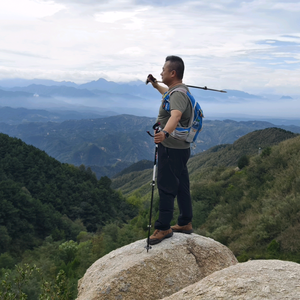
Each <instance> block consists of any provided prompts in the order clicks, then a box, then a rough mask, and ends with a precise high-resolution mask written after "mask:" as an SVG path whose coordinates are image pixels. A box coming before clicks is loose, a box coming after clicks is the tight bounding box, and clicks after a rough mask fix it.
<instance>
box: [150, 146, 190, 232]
mask: <svg viewBox="0 0 300 300" xmlns="http://www.w3.org/2000/svg"><path fill="white" fill-rule="evenodd" d="M189 157H190V148H188V149H172V148H166V147H164V146H163V145H162V144H158V163H157V170H158V173H157V187H158V191H159V197H160V200H159V218H158V220H157V221H156V222H155V229H160V230H168V229H169V228H170V222H171V220H172V218H173V211H174V199H175V197H176V196H177V202H178V207H179V211H180V215H179V217H178V225H180V226H184V225H187V224H188V223H189V222H191V221H192V217H193V212H192V201H191V195H190V181H189V174H188V170H187V166H186V164H187V162H188V159H189Z"/></svg>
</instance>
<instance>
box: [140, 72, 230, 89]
mask: <svg viewBox="0 0 300 300" xmlns="http://www.w3.org/2000/svg"><path fill="white" fill-rule="evenodd" d="M148 78H150V79H151V80H152V81H153V82H157V83H163V82H162V81H158V80H156V78H154V77H153V75H152V74H149V75H148V77H147V79H146V84H148V83H149V82H150V80H149V79H148ZM186 86H187V87H190V88H194V89H201V90H206V91H213V92H220V93H227V92H226V91H223V90H215V89H210V88H208V87H207V86H195V85H188V84H186Z"/></svg>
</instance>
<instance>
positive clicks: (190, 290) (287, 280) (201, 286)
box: [164, 260, 300, 300]
mask: <svg viewBox="0 0 300 300" xmlns="http://www.w3.org/2000/svg"><path fill="white" fill-rule="evenodd" d="M299 279H300V265H299V264H297V263H294V262H287V261H280V260H253V261H248V262H246V263H241V264H237V265H235V266H231V267H229V268H227V269H224V270H221V271H218V272H215V273H213V274H211V275H209V276H207V277H206V278H204V279H202V280H201V281H199V282H197V283H195V284H193V285H190V286H189V287H186V288H184V289H182V290H181V291H179V292H178V293H175V294H173V295H172V296H170V297H166V298H164V300H200V299H201V300H212V299H222V300H240V299H245V300H260V299H272V300H277V299H278V300H283V299H290V300H293V299H294V300H296V299H300V280H299Z"/></svg>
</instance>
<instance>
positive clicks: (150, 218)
mask: <svg viewBox="0 0 300 300" xmlns="http://www.w3.org/2000/svg"><path fill="white" fill-rule="evenodd" d="M159 125H160V123H155V124H154V125H153V129H154V131H155V133H158V132H160V131H161V128H160V127H159ZM147 133H148V134H149V135H150V136H152V137H154V135H152V134H151V133H150V132H149V131H147ZM157 152H158V144H155V154H154V164H153V177H152V183H151V186H152V194H151V205H150V217H149V225H148V238H147V245H146V246H145V248H146V249H147V252H148V251H149V249H152V247H151V246H150V229H151V220H152V207H153V194H154V187H155V174H156V161H157Z"/></svg>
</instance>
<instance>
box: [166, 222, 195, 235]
mask: <svg viewBox="0 0 300 300" xmlns="http://www.w3.org/2000/svg"><path fill="white" fill-rule="evenodd" d="M171 229H172V230H173V232H182V233H187V234H190V233H193V232H194V230H193V227H192V223H191V222H190V223H189V224H187V225H184V226H179V225H178V224H176V225H174V226H171Z"/></svg>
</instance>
